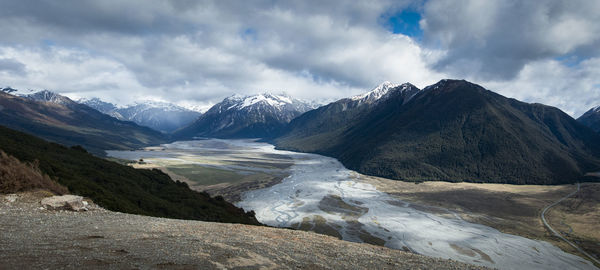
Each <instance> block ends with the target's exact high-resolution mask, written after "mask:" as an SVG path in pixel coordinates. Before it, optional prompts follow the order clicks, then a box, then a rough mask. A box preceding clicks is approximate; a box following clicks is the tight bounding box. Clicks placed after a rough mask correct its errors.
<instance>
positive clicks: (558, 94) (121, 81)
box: [0, 0, 600, 117]
mask: <svg viewBox="0 0 600 270" xmlns="http://www.w3.org/2000/svg"><path fill="white" fill-rule="evenodd" d="M0 18H2V19H1V23H0V86H11V87H13V88H17V89H20V90H21V91H28V90H30V89H31V90H41V89H49V90H52V91H56V92H58V93H61V94H65V95H67V96H69V97H71V98H74V99H77V98H82V97H87V98H91V97H99V98H101V99H103V100H106V101H109V102H113V103H117V104H121V105H123V104H128V103H132V102H134V101H140V100H161V101H167V102H172V103H176V104H180V105H186V106H192V105H194V106H199V107H201V108H204V109H206V108H207V107H208V106H210V105H212V104H214V103H217V102H219V101H220V100H222V99H223V98H225V97H227V96H230V95H232V94H242V95H250V94H256V93H262V92H271V93H287V94H288V95H290V96H293V97H296V98H300V99H306V100H315V101H325V100H327V101H332V100H335V99H339V98H343V97H348V96H351V95H355V94H359V93H362V92H366V91H368V90H370V89H372V88H374V87H375V86H377V85H378V84H380V83H382V82H384V81H391V82H394V83H404V82H411V83H412V84H414V85H416V86H417V87H420V88H424V87H425V86H427V85H430V84H433V83H435V82H437V81H439V80H441V79H444V78H452V79H466V80H469V81H471V82H474V83H477V84H479V85H481V86H483V87H485V88H487V89H490V90H493V91H495V92H498V93H500V94H502V95H505V96H507V97H511V98H516V99H519V100H522V101H526V102H532V103H533V102H536V103H543V104H548V105H552V106H556V107H559V108H560V109H562V110H563V111H565V112H566V113H568V114H570V115H572V116H574V117H577V116H579V115H581V114H582V113H584V112H585V111H586V110H588V109H589V108H591V107H594V106H598V105H600V23H599V22H600V1H596V0H593V1H590V0H538V1H525V0H524V1H517V0H487V1H480V0H426V1H424V0H368V1H366V0H365V1H341V0H339V1H338V0H331V1H320V0H319V1H313V0H304V1H293V0H288V1H276V0H264V1H228V0H221V1H192V0H179V1H164V0H103V1H88V0H70V1H69V0H67V1H58V0H55V1H52V0H40V1H24V0H3V1H0Z"/></svg>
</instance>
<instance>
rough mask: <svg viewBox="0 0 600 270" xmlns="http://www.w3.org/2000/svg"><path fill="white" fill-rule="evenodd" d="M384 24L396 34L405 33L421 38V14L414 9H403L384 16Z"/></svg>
mask: <svg viewBox="0 0 600 270" xmlns="http://www.w3.org/2000/svg"><path fill="white" fill-rule="evenodd" d="M383 19H384V26H385V27H386V28H387V29H388V30H389V31H390V32H392V33H394V34H403V35H406V36H409V37H415V38H418V39H420V38H421V37H422V36H423V30H421V27H419V21H420V20H421V14H419V13H418V12H416V11H414V10H402V11H400V12H398V13H395V14H391V15H390V16H384V18H383Z"/></svg>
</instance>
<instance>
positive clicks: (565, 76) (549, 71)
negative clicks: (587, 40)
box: [485, 57, 600, 117]
mask: <svg viewBox="0 0 600 270" xmlns="http://www.w3.org/2000/svg"><path fill="white" fill-rule="evenodd" d="M598 78H600V57H598V58H592V59H588V60H585V61H583V62H581V63H580V64H579V65H578V66H576V67H568V66H565V65H563V64H562V63H561V62H559V61H556V60H540V61H535V62H531V63H528V64H526V65H525V67H524V68H523V69H522V70H521V71H520V72H519V74H518V75H517V77H516V79H515V80H510V81H490V82H487V83H486V84H485V85H486V87H487V88H489V89H490V90H494V91H496V92H499V93H501V94H503V95H506V96H509V97H514V98H517V99H519V100H523V101H527V102H537V103H540V102H542V101H543V103H545V104H552V105H553V106H556V107H559V108H562V109H563V110H564V111H565V112H566V113H568V114H570V115H572V116H574V117H578V116H580V115H582V114H583V113H584V112H585V111H587V110H588V109H590V108H592V107H595V106H598V105H600V80H598Z"/></svg>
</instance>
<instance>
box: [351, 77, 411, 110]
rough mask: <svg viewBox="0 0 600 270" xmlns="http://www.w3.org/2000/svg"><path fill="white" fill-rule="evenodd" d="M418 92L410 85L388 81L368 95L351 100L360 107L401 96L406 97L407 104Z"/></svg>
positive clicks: (357, 96) (354, 97)
mask: <svg viewBox="0 0 600 270" xmlns="http://www.w3.org/2000/svg"><path fill="white" fill-rule="evenodd" d="M418 92H419V89H418V88H417V87H416V86H414V85H412V84H410V83H404V84H393V83H391V82H387V81H386V82H383V83H382V84H380V85H378V86H377V87H375V88H374V89H373V90H371V91H369V92H367V93H364V94H361V95H356V96H353V97H350V100H351V101H353V103H354V104H353V105H354V106H359V105H362V104H374V103H377V102H379V101H382V100H386V99H388V98H389V97H391V96H394V95H397V94H400V95H404V96H405V101H404V103H406V102H408V101H409V100H410V99H411V98H412V97H413V96H414V95H415V94H416V93H418ZM342 101H344V100H342ZM346 101H347V100H346Z"/></svg>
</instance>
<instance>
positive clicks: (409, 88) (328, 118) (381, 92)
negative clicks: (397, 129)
mask: <svg viewBox="0 0 600 270" xmlns="http://www.w3.org/2000/svg"><path fill="white" fill-rule="evenodd" d="M419 92H420V90H419V88H417V87H416V86H414V85H412V84H410V83H404V84H401V85H398V84H392V83H390V82H384V83H382V84H380V85H379V86H377V87H375V88H373V90H371V91H369V92H366V93H364V94H361V95H356V96H353V97H350V98H344V99H340V100H338V101H335V102H332V103H329V104H327V105H325V106H321V107H319V108H317V109H315V110H312V111H309V112H307V113H305V114H303V115H301V116H299V117H297V118H295V119H294V120H293V121H291V122H290V124H289V125H288V126H287V128H286V130H285V132H284V134H282V136H281V137H279V138H277V139H276V140H275V142H276V143H278V144H279V145H281V146H284V147H287V148H288V149H296V150H301V151H308V152H310V151H318V150H319V149H321V148H324V147H325V146H326V145H327V144H330V143H331V142H335V141H337V140H338V138H340V137H342V136H343V135H344V133H345V132H347V130H348V129H349V128H351V127H352V126H353V125H354V123H356V122H360V121H361V120H362V119H363V118H364V117H365V116H366V115H368V114H369V113H371V111H372V110H373V109H375V108H376V107H377V106H378V105H380V104H382V103H385V101H387V100H390V99H395V100H396V101H397V102H395V105H396V106H397V105H398V103H399V105H404V104H405V103H407V102H408V101H409V100H411V99H412V98H413V97H414V96H415V95H416V94H418V93H419Z"/></svg>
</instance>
